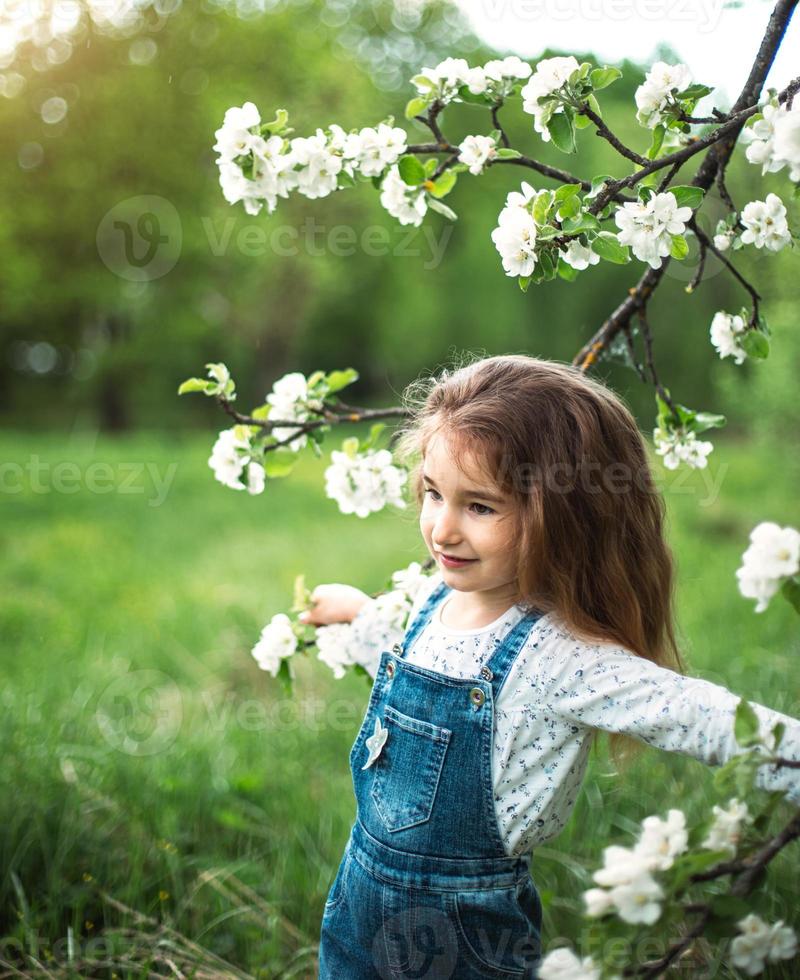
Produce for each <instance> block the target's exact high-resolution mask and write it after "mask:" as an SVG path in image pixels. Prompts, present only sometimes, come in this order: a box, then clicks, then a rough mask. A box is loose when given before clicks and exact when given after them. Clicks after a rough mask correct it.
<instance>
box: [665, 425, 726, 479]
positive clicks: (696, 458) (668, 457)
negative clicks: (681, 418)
mask: <svg viewBox="0 0 800 980" xmlns="http://www.w3.org/2000/svg"><path fill="white" fill-rule="evenodd" d="M653 442H654V443H655V448H656V453H657V454H658V455H659V456H663V458H664V466H666V468H667V469H668V470H676V469H677V468H678V466H680V464H681V463H686V464H687V465H688V466H691V467H692V468H693V469H698V470H702V469H705V467H706V466H707V465H708V458H707V457H708V454H709V453H710V452H711V451H712V450H713V449H714V444H713V443H711V442H708V441H706V440H704V439H698V438H697V435H696V434H695V433H694V432H693V431H692V430H691V429H686V428H685V427H680V426H679V427H677V428H672V429H664V428H662V427H661V426H657V427H656V428H655V429H653Z"/></svg>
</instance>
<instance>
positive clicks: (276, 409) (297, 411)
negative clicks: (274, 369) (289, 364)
mask: <svg viewBox="0 0 800 980" xmlns="http://www.w3.org/2000/svg"><path fill="white" fill-rule="evenodd" d="M266 401H267V403H268V404H269V406H270V410H269V415H270V417H271V418H274V419H275V420H277V421H278V422H305V421H306V420H307V419H308V418H310V414H311V413H310V412H309V410H308V407H309V400H308V382H307V381H306V378H305V376H304V375H303V374H301V373H300V372H299V371H292V372H290V373H289V374H285V375H284V376H283V377H282V378H279V379H278V380H277V381H276V382H275V384H274V385H273V386H272V391H271V392H270V393H269V394H268V395H267V398H266ZM296 432H297V429H292V428H289V427H288V426H287V427H285V428H284V427H282V426H278V427H276V428H274V429H272V435H273V436H275V438H276V439H277V440H278V442H282V441H283V440H284V439H288V438H289V436H291V435H292V434H293V433H296ZM307 442H308V435H307V434H306V433H305V432H301V433H300V434H299V435H298V436H297V437H296V438H294V439H292V440H291V441H290V442H289V443H287V445H288V448H289V449H291V450H292V452H299V451H300V450H301V449H302V448H303V447H304V446H305V445H306V443H307Z"/></svg>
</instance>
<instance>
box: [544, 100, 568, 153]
mask: <svg viewBox="0 0 800 980" xmlns="http://www.w3.org/2000/svg"><path fill="white" fill-rule="evenodd" d="M547 131H548V133H550V138H551V139H552V141H553V145H554V146H555V147H557V149H559V150H561V152H562V153H574V152H575V123H574V122H573V114H572V110H571V109H569V108H568V107H567V106H564V109H563V111H562V112H555V113H553V115H552V116H551V117H550V121H549V122H548V124H547Z"/></svg>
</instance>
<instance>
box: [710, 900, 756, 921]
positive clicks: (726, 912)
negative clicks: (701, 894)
mask: <svg viewBox="0 0 800 980" xmlns="http://www.w3.org/2000/svg"><path fill="white" fill-rule="evenodd" d="M710 905H711V911H712V912H713V913H714V915H716V916H719V918H721V919H743V918H744V917H745V916H746V915H747V914H748V912H751V911H752V909H751V908H750V903H749V902H746V901H745V900H744V899H743V898H737V896H735V895H715V896H714V897H713V898H712V899H711V902H710Z"/></svg>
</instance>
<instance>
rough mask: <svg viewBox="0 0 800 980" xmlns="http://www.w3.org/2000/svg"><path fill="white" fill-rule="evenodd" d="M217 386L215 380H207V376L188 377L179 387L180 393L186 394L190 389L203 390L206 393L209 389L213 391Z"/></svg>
mask: <svg viewBox="0 0 800 980" xmlns="http://www.w3.org/2000/svg"><path fill="white" fill-rule="evenodd" d="M216 387H217V384H216V382H215V381H206V380H205V378H187V380H186V381H184V382H183V384H181V386H180V388H178V394H179V395H185V394H187V393H188V392H190V391H202V392H203V393H204V394H206V393H207V392H208V390H209V389H211V390H212V391H213V390H214V389H216Z"/></svg>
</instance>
